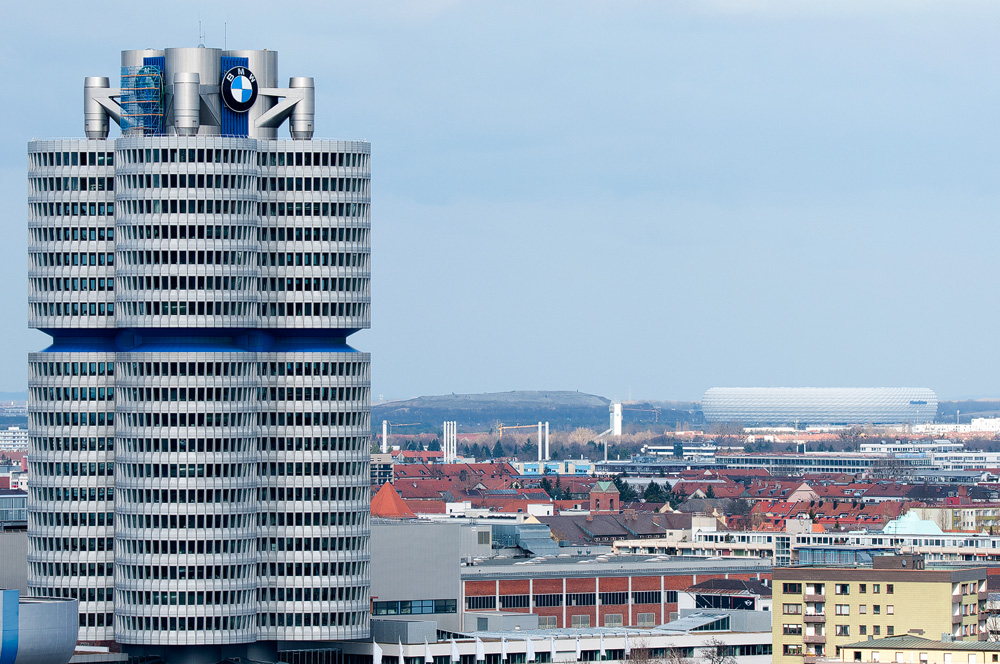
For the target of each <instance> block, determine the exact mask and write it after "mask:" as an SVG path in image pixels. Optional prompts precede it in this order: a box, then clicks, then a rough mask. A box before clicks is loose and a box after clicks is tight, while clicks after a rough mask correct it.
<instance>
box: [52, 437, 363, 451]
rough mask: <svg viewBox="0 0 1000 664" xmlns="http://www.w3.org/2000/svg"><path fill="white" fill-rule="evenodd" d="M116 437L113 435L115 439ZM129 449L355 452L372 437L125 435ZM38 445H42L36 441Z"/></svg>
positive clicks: (123, 442)
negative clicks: (168, 436) (173, 436)
mask: <svg viewBox="0 0 1000 664" xmlns="http://www.w3.org/2000/svg"><path fill="white" fill-rule="evenodd" d="M112 440H113V439H112ZM119 444H120V445H121V449H122V450H123V451H125V452H142V453H145V452H246V451H247V450H256V449H260V450H263V451H272V452H293V451H311V450H322V451H334V452H353V451H359V450H365V449H367V445H368V441H367V440H366V439H364V438H359V437H353V436H349V437H340V436H333V437H330V436H323V437H316V438H310V437H297V438H291V437H290V438H268V437H261V438H259V439H258V438H122V439H120V441H119ZM36 449H44V448H40V447H38V446H37V445H36Z"/></svg>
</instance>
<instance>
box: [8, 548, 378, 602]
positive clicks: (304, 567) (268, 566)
mask: <svg viewBox="0 0 1000 664" xmlns="http://www.w3.org/2000/svg"><path fill="white" fill-rule="evenodd" d="M40 539H43V538H39V537H32V538H31V541H32V542H37V541H38V540H40ZM50 539H51V538H50ZM55 539H60V538H55ZM62 539H64V540H65V539H73V538H62ZM353 539H354V540H360V541H359V542H356V543H357V544H359V545H361V546H364V547H366V546H367V544H368V538H367V537H356V538H353ZM108 542H109V543H110V540H108ZM58 550H64V551H70V550H72V551H80V550H86V549H78V548H73V549H70V548H66V549H58ZM109 550H110V549H109ZM353 550H355V551H363V550H365V549H364V548H357V549H353ZM28 565H29V569H30V570H31V573H32V575H33V576H43V577H54V576H62V577H68V576H72V577H78V576H90V577H94V576H111V575H112V574H114V564H113V563H110V562H109V563H69V562H59V563H49V562H29V563H28ZM133 569H134V568H133ZM145 569H146V570H149V568H148V567H147V568H145ZM156 569H157V570H158V571H157V575H158V576H155V577H154V576H146V577H141V578H150V579H152V578H166V579H169V578H177V579H195V578H198V579H206V578H207V579H213V578H216V579H218V578H224V577H222V576H207V577H206V576H197V572H196V573H195V575H194V576H192V575H190V571H191V568H190V567H180V568H174V570H175V573H174V576H172V577H171V576H170V573H169V571H168V570H169V568H165V567H157V568H156ZM204 569H205V568H201V570H202V574H204ZM212 569H215V570H218V569H219V568H218V567H215V568H212ZM150 573H151V572H150ZM257 573H258V575H259V577H261V580H262V581H265V582H266V578H267V577H272V578H274V577H293V576H294V577H303V576H312V577H321V576H322V577H328V576H330V575H335V576H338V577H343V576H356V575H361V574H367V573H368V563H367V562H360V561H358V562H336V563H331V562H322V563H318V562H317V563H301V562H298V563H290V562H289V563H284V562H281V563H279V562H264V563H260V564H259V565H258V566H257ZM161 574H165V576H161ZM131 578H137V577H131ZM225 578H235V577H225ZM34 590H40V589H39V588H35V589H34ZM34 594H35V595H37V594H39V593H37V592H35V593H34ZM56 596H57V597H58V596H59V595H56Z"/></svg>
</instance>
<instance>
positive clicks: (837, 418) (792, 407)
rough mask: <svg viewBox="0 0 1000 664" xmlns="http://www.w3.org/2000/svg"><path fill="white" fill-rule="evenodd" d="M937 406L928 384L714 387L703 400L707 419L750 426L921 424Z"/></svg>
mask: <svg viewBox="0 0 1000 664" xmlns="http://www.w3.org/2000/svg"><path fill="white" fill-rule="evenodd" d="M937 406H938V398H937V395H936V394H934V392H933V391H932V390H929V389H927V388H926V387H713V388H711V389H710V390H708V391H707V392H705V396H704V397H702V400H701V409H702V412H703V413H704V415H705V419H706V420H708V421H709V422H739V423H741V424H744V425H747V426H754V425H793V424H798V425H799V426H803V425H809V426H814V425H822V424H829V425H853V424H922V423H925V422H931V421H933V420H934V416H935V415H936V414H937Z"/></svg>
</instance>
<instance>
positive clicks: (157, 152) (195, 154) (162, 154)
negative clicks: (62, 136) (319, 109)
mask: <svg viewBox="0 0 1000 664" xmlns="http://www.w3.org/2000/svg"><path fill="white" fill-rule="evenodd" d="M118 153H119V159H120V160H121V162H122V163H126V164H157V163H171V164H174V163H181V164H183V163H199V164H200V163H207V164H213V163H214V164H249V163H251V156H252V155H253V154H254V153H256V155H257V156H256V159H255V161H256V163H257V165H258V166H343V167H347V168H367V167H368V160H369V159H370V158H371V155H369V154H367V153H363V152H313V151H309V152H305V151H300V152H284V151H281V152H277V151H275V152H270V151H250V150H239V149H237V150H234V149H226V148H126V149H124V150H119V151H118ZM36 154H46V153H36ZM47 154H49V155H53V153H51V152H50V153H47ZM54 154H56V155H58V154H59V153H58V152H57V153H54ZM63 154H70V153H63ZM93 154H94V153H91V155H93ZM110 157H111V155H110V153H109V154H108V155H107V158H108V159H110ZM74 163H75V162H74ZM102 163H103V162H102ZM108 163H109V164H110V163H111V162H108ZM41 165H44V166H59V165H62V164H56V163H52V164H48V163H45V164H41Z"/></svg>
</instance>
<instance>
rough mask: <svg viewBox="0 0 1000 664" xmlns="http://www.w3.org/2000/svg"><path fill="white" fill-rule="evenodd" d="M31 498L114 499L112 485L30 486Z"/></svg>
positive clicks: (41, 499) (47, 499)
mask: <svg viewBox="0 0 1000 664" xmlns="http://www.w3.org/2000/svg"><path fill="white" fill-rule="evenodd" d="M28 491H29V493H30V494H31V498H32V500H39V501H53V500H66V501H73V502H79V501H84V500H91V501H98V500H99V501H101V502H104V501H106V500H108V501H111V500H114V499H115V498H114V491H115V490H114V489H113V488H112V487H103V486H98V487H93V486H91V487H75V486H74V487H68V486H57V487H51V486H48V487H47V486H32V487H29V488H28Z"/></svg>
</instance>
